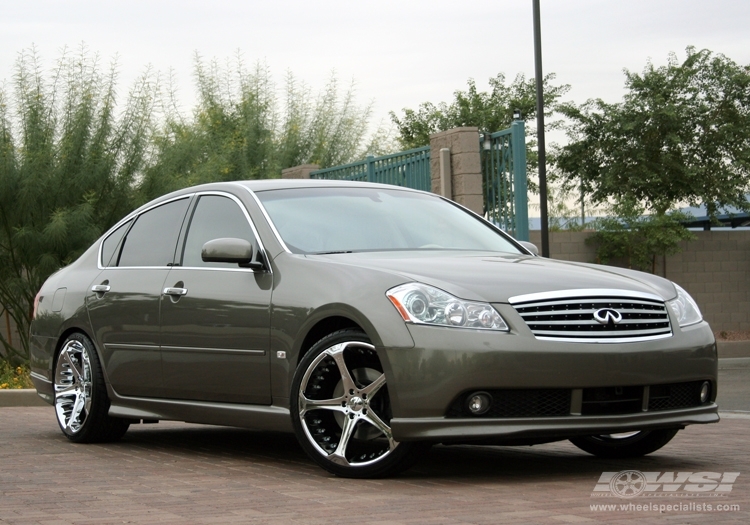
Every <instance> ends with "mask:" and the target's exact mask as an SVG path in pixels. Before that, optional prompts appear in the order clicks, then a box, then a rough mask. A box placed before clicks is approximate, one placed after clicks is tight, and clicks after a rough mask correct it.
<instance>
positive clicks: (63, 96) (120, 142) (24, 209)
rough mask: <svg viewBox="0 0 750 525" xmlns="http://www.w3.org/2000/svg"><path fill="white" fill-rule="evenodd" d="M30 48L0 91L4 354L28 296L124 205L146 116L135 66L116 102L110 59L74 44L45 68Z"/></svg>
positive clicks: (19, 346) (139, 160)
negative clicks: (119, 105) (8, 329)
mask: <svg viewBox="0 0 750 525" xmlns="http://www.w3.org/2000/svg"><path fill="white" fill-rule="evenodd" d="M40 62H41V61H40V59H39V57H38V56H37V54H36V52H35V51H34V50H33V49H32V50H30V51H25V52H23V53H22V54H21V55H20V57H19V59H18V61H17V63H16V66H15V78H14V81H13V84H12V89H11V90H10V93H8V92H6V91H5V90H3V91H0V305H2V306H3V308H4V309H6V310H7V312H8V313H9V314H10V316H11V317H12V318H13V320H14V321H15V324H16V325H17V327H18V332H19V335H20V338H21V340H20V341H18V342H16V341H14V342H13V343H14V344H13V345H11V344H10V343H9V341H8V340H6V339H5V338H2V337H0V343H1V344H2V347H3V353H4V354H5V355H6V357H9V358H11V359H15V360H19V359H20V360H23V359H25V358H27V357H28V333H29V322H30V318H31V310H32V307H33V302H34V296H35V295H36V293H37V291H38V290H39V288H40V287H41V285H42V283H43V282H44V280H45V279H46V278H47V277H48V276H49V275H50V274H51V273H52V272H54V271H55V270H57V269H58V268H60V267H61V266H63V265H65V264H68V263H70V262H71V261H73V260H75V258H76V257H78V256H79V255H80V254H81V253H82V252H83V251H84V250H85V249H86V248H87V247H88V246H89V245H90V244H91V242H92V241H94V240H95V239H96V238H97V237H98V236H99V235H100V234H101V233H102V232H103V231H104V230H105V229H106V228H108V227H109V226H111V225H112V224H113V223H114V222H116V221H117V220H118V219H119V218H120V217H122V216H123V215H124V214H125V213H127V212H128V211H130V210H131V209H132V206H133V197H134V195H133V192H134V182H135V179H136V176H137V175H138V173H139V172H140V171H141V170H142V168H143V166H144V164H145V161H146V157H147V153H148V149H149V142H148V141H149V136H150V129H151V124H152V109H153V100H154V97H153V94H154V85H153V83H152V82H151V79H150V75H149V74H145V75H144V76H143V77H142V78H141V79H140V80H139V81H138V83H137V84H136V85H135V87H134V88H133V90H132V91H131V92H130V94H129V95H128V97H127V101H126V103H125V105H124V109H123V110H122V111H121V112H120V113H117V109H116V92H115V86H116V68H115V66H114V65H113V66H112V67H111V68H110V69H109V70H108V71H102V68H101V66H100V65H99V63H98V59H97V57H95V56H92V55H90V54H89V53H88V52H87V51H86V50H85V49H82V50H81V52H80V54H78V55H77V56H70V55H68V54H63V56H62V58H60V60H59V61H58V63H57V67H56V68H55V70H54V71H53V72H52V73H51V74H45V73H44V72H43V71H42V68H41V65H40Z"/></svg>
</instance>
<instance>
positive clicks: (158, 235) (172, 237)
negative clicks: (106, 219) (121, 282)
mask: <svg viewBox="0 0 750 525" xmlns="http://www.w3.org/2000/svg"><path fill="white" fill-rule="evenodd" d="M188 201H189V199H188V198H185V199H180V200H177V201H172V202H168V203H167V204H162V205H161V206H158V207H156V208H152V209H150V210H149V211H147V212H145V213H142V214H141V215H139V216H138V218H137V219H136V221H135V224H134V225H133V227H132V228H131V229H130V231H129V232H128V235H127V236H126V237H125V244H124V246H123V248H122V253H121V254H120V260H119V262H118V264H117V266H168V265H170V264H172V262H173V261H174V250H175V246H176V245H177V237H178V236H179V234H180V227H181V226H182V221H183V219H184V218H185V212H186V211H187V207H188Z"/></svg>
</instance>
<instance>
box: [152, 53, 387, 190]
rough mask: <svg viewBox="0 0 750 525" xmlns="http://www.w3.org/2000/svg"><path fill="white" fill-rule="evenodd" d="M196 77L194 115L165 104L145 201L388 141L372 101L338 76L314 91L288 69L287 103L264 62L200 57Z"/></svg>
mask: <svg viewBox="0 0 750 525" xmlns="http://www.w3.org/2000/svg"><path fill="white" fill-rule="evenodd" d="M195 77H196V85H197V90H198V102H197V105H196V107H195V109H194V110H193V116H192V118H186V117H184V116H183V115H181V113H180V112H179V111H177V110H170V111H167V112H166V121H165V124H164V127H163V129H162V131H161V132H160V133H158V134H157V136H156V137H155V146H156V156H155V162H154V163H153V165H151V166H150V167H149V168H148V169H147V170H146V173H145V177H144V179H143V181H142V183H141V198H142V200H144V201H146V200H149V199H151V198H153V197H156V196H158V195H161V194H163V193H165V192H167V191H171V190H175V189H178V188H182V187H185V186H190V185H193V184H199V183H205V182H214V181H223V180H238V179H261V178H275V177H279V176H280V173H281V170H282V169H284V168H287V167H291V166H296V165H300V164H308V163H313V164H318V165H320V166H321V167H329V166H335V165H339V164H345V163H348V162H352V161H354V160H358V159H359V158H362V157H364V156H365V155H366V154H379V153H381V152H383V150H387V149H388V147H389V144H388V142H387V140H386V138H387V137H385V135H384V133H383V131H382V130H376V131H375V132H374V133H373V134H371V135H368V128H369V123H370V115H371V106H370V105H366V106H359V105H357V103H356V100H355V91H354V87H353V86H351V87H350V88H349V89H348V90H346V91H343V93H342V90H341V89H340V87H339V84H338V81H337V79H336V77H335V76H333V75H332V76H331V78H330V80H329V81H328V84H327V85H326V86H325V88H324V89H323V91H322V92H321V93H319V94H317V95H314V94H313V93H312V91H311V90H310V88H309V87H308V86H306V85H305V84H304V83H301V82H299V81H298V80H297V79H296V78H295V77H294V76H293V75H292V74H291V73H289V74H288V75H287V78H286V85H285V90H284V103H283V109H280V108H279V103H278V101H277V94H276V93H277V90H276V86H275V85H274V83H273V80H272V78H271V75H270V72H269V70H268V69H267V68H266V67H263V66H261V65H257V66H256V67H255V68H254V69H253V70H252V71H248V70H247V68H246V67H245V66H244V64H243V62H242V60H241V59H240V58H238V59H237V61H236V63H235V64H234V65H228V66H227V67H222V66H220V65H219V64H218V63H217V62H216V61H213V62H210V63H209V64H208V65H207V64H205V63H204V62H203V60H201V59H200V57H196V61H195ZM169 107H174V105H170V106H169Z"/></svg>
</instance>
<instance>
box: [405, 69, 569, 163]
mask: <svg viewBox="0 0 750 525" xmlns="http://www.w3.org/2000/svg"><path fill="white" fill-rule="evenodd" d="M554 79H555V75H554V73H550V74H549V75H547V76H545V77H544V83H543V85H544V87H543V92H544V107H545V117H549V118H551V117H552V116H553V115H554V113H555V112H556V111H557V109H558V107H559V104H560V98H561V97H562V96H563V95H564V94H565V93H567V92H568V91H569V90H570V86H568V85H567V84H563V85H554V84H553V83H552V82H553V80H554ZM467 83H468V86H469V87H468V89H467V90H466V91H460V90H457V91H455V92H454V93H453V97H454V98H453V101H452V102H450V103H447V102H440V103H439V104H437V105H435V104H433V103H432V102H424V103H422V104H421V105H420V106H419V108H418V109H417V110H416V111H415V110H413V109H404V110H403V115H402V116H401V117H398V116H397V115H396V114H395V113H394V112H391V120H393V123H394V124H395V125H396V128H397V129H398V133H399V137H398V140H399V142H400V143H401V145H402V147H404V148H407V149H408V148H418V147H420V146H426V145H428V144H429V143H430V135H431V134H433V133H437V132H439V131H445V130H447V129H451V128H457V127H462V126H476V127H478V128H479V130H480V131H489V132H495V131H500V130H503V129H506V128H509V127H510V125H511V123H512V122H513V112H514V111H515V110H516V109H518V110H521V115H522V117H523V119H524V120H526V121H532V120H534V119H536V82H535V80H534V79H533V78H531V79H528V80H527V79H526V77H525V76H524V75H522V74H519V75H517V76H516V78H515V79H514V80H513V82H511V83H510V84H507V83H506V81H505V75H503V74H502V73H500V74H498V75H497V76H496V77H494V78H490V79H489V84H490V91H489V92H482V91H479V90H477V86H476V83H475V82H474V80H473V79H469V80H468V82H467ZM557 125H559V124H558V123H556V122H554V121H550V122H549V123H548V124H547V125H546V128H547V129H551V128H554V127H556V126H557Z"/></svg>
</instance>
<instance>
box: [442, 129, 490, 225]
mask: <svg viewBox="0 0 750 525" xmlns="http://www.w3.org/2000/svg"><path fill="white" fill-rule="evenodd" d="M442 148H449V149H450V151H451V154H450V164H451V166H450V168H451V169H450V172H451V176H452V177H451V178H452V180H451V193H452V195H453V196H452V199H453V200H454V201H456V202H457V203H459V204H461V205H463V206H466V207H467V208H469V209H470V210H472V211H473V212H475V213H478V214H479V215H482V214H483V213H484V196H483V195H482V163H481V160H480V156H479V128H473V127H466V128H454V129H449V130H447V131H441V132H440V133H435V134H434V135H430V173H431V177H432V192H433V193H438V194H440V193H441V191H440V150H441V149H442ZM444 172H445V170H444Z"/></svg>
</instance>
